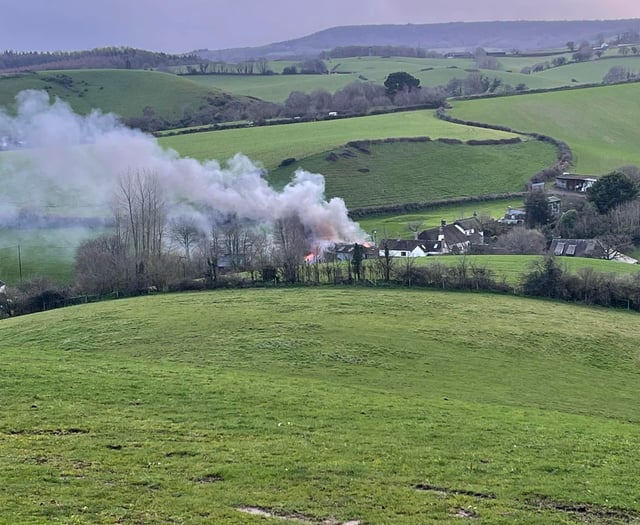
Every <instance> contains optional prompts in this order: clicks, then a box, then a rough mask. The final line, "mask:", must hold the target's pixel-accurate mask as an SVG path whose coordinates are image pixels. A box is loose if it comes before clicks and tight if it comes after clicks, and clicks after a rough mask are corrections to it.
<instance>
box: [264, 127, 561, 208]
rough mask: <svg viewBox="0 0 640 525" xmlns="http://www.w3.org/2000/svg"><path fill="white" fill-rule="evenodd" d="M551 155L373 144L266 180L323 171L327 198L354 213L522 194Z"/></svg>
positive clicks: (504, 147) (529, 146) (543, 150)
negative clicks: (339, 201) (342, 202)
mask: <svg viewBox="0 0 640 525" xmlns="http://www.w3.org/2000/svg"><path fill="white" fill-rule="evenodd" d="M556 156H557V152H556V150H555V148H554V147H553V146H552V145H550V144H547V143H543V142H538V141H531V140H530V141H525V142H520V143H518V144H499V145H490V146H470V145H467V144H445V143H441V142H436V141H428V142H404V141H403V142H391V143H373V144H369V145H366V147H364V146H363V147H360V148H356V147H343V148H336V149H334V150H331V151H325V152H323V153H320V154H317V155H312V156H310V157H306V158H302V159H299V160H298V161H297V162H295V163H293V164H291V165H289V166H287V167H281V168H278V169H276V170H274V171H272V172H271V173H270V174H269V180H270V182H271V183H272V184H273V185H275V186H284V184H286V183H288V182H289V181H290V180H291V178H292V176H293V172H294V171H295V170H296V169H298V168H302V169H305V170H307V171H311V172H313V173H322V174H323V175H324V177H325V181H326V194H327V196H328V197H341V198H343V199H344V200H345V202H346V204H347V207H348V208H349V209H355V208H366V207H371V206H382V205H393V204H402V203H407V202H429V201H436V200H440V199H447V198H451V197H466V196H475V195H488V194H496V193H507V192H521V191H524V187H525V183H526V182H527V181H528V180H529V179H530V178H531V177H532V176H533V175H534V174H535V173H537V172H538V171H540V170H542V169H543V168H545V167H547V166H550V165H552V164H553V163H554V162H555V159H556Z"/></svg>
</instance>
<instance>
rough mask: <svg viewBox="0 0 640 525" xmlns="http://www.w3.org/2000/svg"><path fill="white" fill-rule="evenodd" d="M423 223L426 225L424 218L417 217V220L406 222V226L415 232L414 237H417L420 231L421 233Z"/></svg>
mask: <svg viewBox="0 0 640 525" xmlns="http://www.w3.org/2000/svg"><path fill="white" fill-rule="evenodd" d="M423 225H424V220H423V219H417V220H415V221H409V222H408V223H407V224H405V228H406V229H407V231H410V232H411V233H413V238H414V239H417V238H418V233H420V230H421V229H422V226H423Z"/></svg>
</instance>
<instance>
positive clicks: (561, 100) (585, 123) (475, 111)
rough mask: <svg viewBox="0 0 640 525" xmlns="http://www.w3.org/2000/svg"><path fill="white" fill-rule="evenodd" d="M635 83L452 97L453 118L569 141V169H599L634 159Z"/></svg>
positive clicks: (638, 87)
mask: <svg viewBox="0 0 640 525" xmlns="http://www.w3.org/2000/svg"><path fill="white" fill-rule="evenodd" d="M639 93H640V84H635V83H634V84H623V85H615V86H606V87H594V88H587V89H578V90H570V91H559V92H552V93H540V94H530V95H521V96H514V97H507V98H499V99H498V98H494V99H483V100H470V101H455V102H452V105H453V110H452V111H451V114H452V115H453V116H455V117H457V118H461V119H464V120H471V121H479V122H487V123H490V124H499V125H502V126H508V127H511V128H513V129H517V130H518V131H523V132H538V133H544V134H546V135H551V136H552V137H554V138H556V139H560V140H563V141H565V142H566V143H568V144H569V146H570V147H571V149H572V150H573V153H574V156H575V167H574V168H573V170H574V171H575V172H576V173H580V174H592V175H603V174H605V173H608V172H610V171H611V170H613V169H615V168H619V167H621V166H625V165H629V164H640V150H639V149H638V147H637V144H638V128H637V121H638V117H639V116H640V109H639V106H638V104H637V98H638V94H639Z"/></svg>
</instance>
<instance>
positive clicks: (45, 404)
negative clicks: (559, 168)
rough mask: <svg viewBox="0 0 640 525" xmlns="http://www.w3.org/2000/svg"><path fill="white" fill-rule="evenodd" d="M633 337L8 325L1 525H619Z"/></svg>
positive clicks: (342, 316)
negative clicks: (332, 524) (293, 519)
mask: <svg viewBox="0 0 640 525" xmlns="http://www.w3.org/2000/svg"><path fill="white" fill-rule="evenodd" d="M636 328H637V315H634V314H628V313H626V312H615V311H610V310H604V309H590V308H584V307H576V306H570V305H566V304H558V303H553V302H544V301H534V300H526V299H521V298H515V297H500V296H493V295H481V294H452V293H439V292H427V291H409V290H397V291H394V290H372V289H369V290H364V289H359V290H352V289H339V288H337V289H336V288H331V289H322V288H316V289H289V290H282V289H281V290H245V291H219V292H213V293H198V294H182V295H175V296H158V297H146V298H142V299H136V300H126V301H117V302H110V303H102V304H93V305H86V306H82V307H72V308H67V309H63V310H58V311H53V312H47V313H43V314H36V315H31V316H26V317H22V318H15V319H9V320H6V321H2V335H3V336H2V338H1V339H0V355H1V356H2V359H1V361H0V366H1V369H2V377H3V380H2V386H3V403H2V406H1V407H0V414H1V416H2V417H1V419H0V473H1V474H2V478H3V483H2V486H1V487H0V505H1V506H2V513H1V517H0V521H1V522H3V523H42V522H55V521H60V522H66V523H91V524H98V523H116V522H120V523H136V522H144V523H163V522H169V521H170V522H188V523H194V524H195V523H224V524H249V523H256V524H257V523H263V522H264V521H265V519H264V518H262V517H260V516H252V515H248V514H245V513H242V512H240V511H238V510H236V509H238V508H240V507H242V506H255V507H261V508H263V509H267V510H270V511H271V512H274V513H275V514H279V515H280V516H297V517H298V518H303V519H306V520H307V522H308V523H321V522H322V521H323V520H326V519H330V518H335V520H336V522H337V523H344V522H346V521H347V520H359V521H360V522H361V523H394V524H398V525H402V524H407V525H409V524H411V525H413V524H415V523H452V522H457V521H459V519H460V518H459V517H458V516H462V515H463V514H466V515H468V516H473V517H476V518H477V519H478V520H479V521H481V522H482V523H504V524H506V523H516V522H517V523H523V524H534V523H535V524H537V523H569V522H574V520H575V519H577V513H571V512H567V511H561V510H557V508H556V507H560V506H561V505H565V507H567V508H569V506H570V505H576V506H581V507H582V508H583V510H584V512H583V513H582V516H583V517H584V518H585V519H587V520H588V521H589V522H590V523H623V522H628V521H625V518H626V517H630V519H631V520H632V519H634V517H636V518H637V516H638V513H639V512H640V501H639V500H638V494H637V491H636V489H635V487H636V484H635V481H636V478H637V472H638V470H639V469H640V456H639V455H638V454H637V450H638V447H639V446H640V412H639V411H638V408H637V403H634V399H635V398H636V393H637V376H638V372H639V368H638V367H639V362H640V360H639V358H640V355H639V353H638V345H637V330H636ZM419 484H422V485H430V486H432V487H434V490H416V488H415V487H416V485H419ZM465 492H466V493H467V494H465ZM469 493H475V494H476V495H468V494H469ZM554 505H555V507H554ZM607 509H616V512H617V513H616V512H613V511H610V514H602V513H603V512H605V511H607ZM598 512H600V514H598ZM270 521H273V522H274V523H283V524H284V523H287V522H288V521H286V520H284V519H277V518H274V519H272V520H270Z"/></svg>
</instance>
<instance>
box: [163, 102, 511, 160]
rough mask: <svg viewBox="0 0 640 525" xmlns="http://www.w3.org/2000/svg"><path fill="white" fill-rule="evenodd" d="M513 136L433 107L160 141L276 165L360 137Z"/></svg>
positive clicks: (187, 152) (188, 152)
mask: <svg viewBox="0 0 640 525" xmlns="http://www.w3.org/2000/svg"><path fill="white" fill-rule="evenodd" d="M420 136H430V137H431V138H439V137H449V138H459V139H462V140H468V139H472V138H508V137H511V136H512V135H511V134H508V133H502V132H497V131H492V130H485V129H478V128H470V127H465V126H458V125H455V124H450V123H448V122H443V121H440V120H438V119H436V118H435V116H434V114H433V111H408V112H402V113H391V114H385V115H374V116H369V117H358V118H350V119H339V120H326V121H321V122H302V123H299V124H291V125H281V126H264V127H256V128H242V129H232V130H225V131H212V132H208V133H198V134H195V135H177V136H174V137H163V138H161V139H159V142H160V144H162V145H163V146H165V147H170V148H173V149H175V150H177V151H178V152H179V153H180V154H181V155H183V156H188V157H194V158H196V159H199V160H205V159H218V160H220V161H224V160H227V159H229V158H231V157H232V156H233V155H235V154H236V153H239V152H241V153H244V154H245V155H248V156H249V157H250V158H251V159H252V160H254V161H257V162H261V163H263V164H264V166H265V167H266V168H267V169H273V168H275V167H277V166H278V164H279V163H280V162H281V161H282V160H283V159H286V158H290V157H294V158H303V157H307V156H309V155H313V154H314V153H320V152H322V151H327V150H329V149H331V148H337V147H340V146H341V145H343V144H345V143H347V142H349V141H351V140H359V139H384V138H388V137H420Z"/></svg>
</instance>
